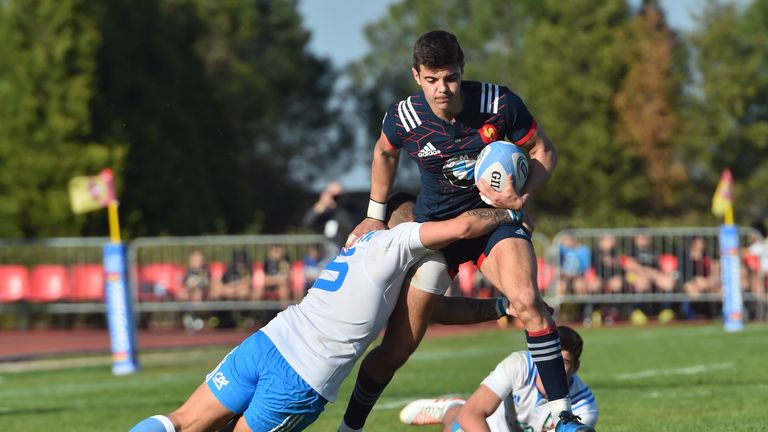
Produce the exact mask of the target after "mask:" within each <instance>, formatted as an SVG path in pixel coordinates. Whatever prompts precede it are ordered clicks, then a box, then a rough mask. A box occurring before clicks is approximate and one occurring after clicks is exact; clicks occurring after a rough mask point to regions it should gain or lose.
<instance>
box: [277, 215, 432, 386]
mask: <svg viewBox="0 0 768 432" xmlns="http://www.w3.org/2000/svg"><path fill="white" fill-rule="evenodd" d="M420 226H421V224H418V223H414V222H409V223H403V224H400V225H397V226H395V227H394V228H392V229H391V230H383V231H372V232H370V233H367V234H365V235H363V236H362V237H360V239H359V240H358V241H357V243H355V245H354V247H353V248H351V249H348V250H342V251H341V252H340V253H339V255H338V256H336V258H335V259H334V260H333V261H332V262H331V263H329V264H328V265H327V266H326V268H325V269H324V270H323V271H322V272H321V273H320V275H319V277H318V280H317V281H316V282H315V284H314V285H313V286H312V288H311V289H310V290H309V292H308V293H307V296H306V297H304V299H303V300H302V301H301V303H299V304H297V305H293V306H290V307H288V308H287V309H286V310H284V311H282V312H280V313H279V314H278V315H277V316H276V317H275V318H274V319H273V320H272V321H270V322H269V324H267V325H266V326H265V327H264V328H263V329H262V331H263V332H264V333H266V334H267V336H269V338H270V339H271V340H272V342H273V343H274V344H275V346H276V347H277V349H278V350H279V351H280V353H281V354H282V355H283V357H285V359H286V361H288V364H290V365H291V366H292V367H293V369H294V370H295V371H296V372H297V373H298V374H299V375H300V376H301V377H302V378H303V379H304V380H305V381H306V382H307V383H308V384H309V385H310V386H312V388H313V389H315V390H316V391H317V392H318V393H320V394H321V395H322V396H323V397H324V398H326V399H327V400H329V401H334V400H335V399H336V395H337V393H338V391H339V387H340V386H341V382H342V381H343V380H344V378H345V377H346V376H347V375H348V374H349V373H350V372H351V371H352V368H353V366H354V364H355V361H356V360H357V359H358V357H360V356H361V355H362V354H363V353H364V352H365V350H366V349H367V348H368V345H370V344H371V342H373V341H374V340H375V339H376V338H377V337H378V335H379V332H380V331H381V330H382V328H383V327H384V326H385V325H386V323H387V320H388V319H389V316H390V315H391V314H392V310H393V309H394V308H395V304H396V303H397V298H398V296H399V295H400V289H401V288H402V285H403V281H404V279H405V276H406V273H407V270H408V268H409V267H411V266H412V265H413V264H415V263H416V262H417V261H419V259H421V258H422V257H424V256H425V255H426V254H427V253H429V252H431V250H430V249H427V248H426V247H425V246H424V245H423V244H422V243H421V239H420V238H419V227H420ZM414 279H415V278H414ZM412 285H413V283H412Z"/></svg>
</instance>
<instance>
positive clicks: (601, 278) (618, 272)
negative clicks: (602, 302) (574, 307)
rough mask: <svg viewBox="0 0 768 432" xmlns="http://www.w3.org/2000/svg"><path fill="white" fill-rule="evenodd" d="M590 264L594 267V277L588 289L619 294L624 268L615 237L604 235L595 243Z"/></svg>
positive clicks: (621, 287) (622, 283) (622, 284)
mask: <svg viewBox="0 0 768 432" xmlns="http://www.w3.org/2000/svg"><path fill="white" fill-rule="evenodd" d="M592 264H593V266H594V269H595V276H596V277H595V279H594V280H593V282H592V284H593V286H592V287H591V289H590V291H592V292H603V293H605V294H621V292H622V289H623V286H624V269H623V268H622V267H621V258H620V256H619V252H618V250H617V249H616V237H615V236H613V235H604V236H602V237H600V240H598V243H597V250H595V252H594V256H593V258H592Z"/></svg>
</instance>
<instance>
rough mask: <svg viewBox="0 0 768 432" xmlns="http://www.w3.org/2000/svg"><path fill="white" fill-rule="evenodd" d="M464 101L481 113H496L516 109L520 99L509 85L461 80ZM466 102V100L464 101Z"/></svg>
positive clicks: (520, 101)
mask: <svg viewBox="0 0 768 432" xmlns="http://www.w3.org/2000/svg"><path fill="white" fill-rule="evenodd" d="M461 89H462V92H464V97H465V101H469V103H470V105H471V106H476V107H478V109H479V112H480V113H481V114H483V113H485V114H498V113H499V112H500V111H505V110H510V109H512V110H516V109H517V107H519V106H520V104H522V99H521V98H520V96H518V95H517V94H516V93H515V92H513V91H512V90H511V89H510V88H509V87H507V86H505V85H502V84H497V83H491V82H483V81H462V83H461ZM465 103H466V102H465Z"/></svg>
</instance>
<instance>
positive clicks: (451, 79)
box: [411, 63, 462, 110]
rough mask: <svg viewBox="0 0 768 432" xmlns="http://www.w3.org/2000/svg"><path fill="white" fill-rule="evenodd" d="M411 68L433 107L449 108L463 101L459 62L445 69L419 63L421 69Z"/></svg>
mask: <svg viewBox="0 0 768 432" xmlns="http://www.w3.org/2000/svg"><path fill="white" fill-rule="evenodd" d="M411 70H412V72H413V79H415V80H416V82H417V83H419V85H420V86H421V88H422V90H424V95H425V96H426V97H427V101H428V102H429V105H430V106H431V107H432V108H433V109H434V108H437V109H440V110H448V109H450V108H454V107H456V106H457V104H460V103H461V101H460V99H461V98H460V96H461V77H462V70H461V66H460V65H459V64H458V63H457V64H454V65H452V66H449V67H447V68H444V69H430V68H428V67H426V66H424V65H419V70H416V69H411Z"/></svg>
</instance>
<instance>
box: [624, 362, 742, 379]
mask: <svg viewBox="0 0 768 432" xmlns="http://www.w3.org/2000/svg"><path fill="white" fill-rule="evenodd" d="M735 367H736V363H734V362H726V363H713V364H702V365H694V366H687V367H682V368H674V369H648V370H643V371H638V372H631V373H622V374H618V375H616V379H617V380H621V381H628V380H636V379H643V378H652V377H657V376H670V375H695V374H701V373H706V372H711V371H717V370H723V369H733V368H735Z"/></svg>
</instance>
